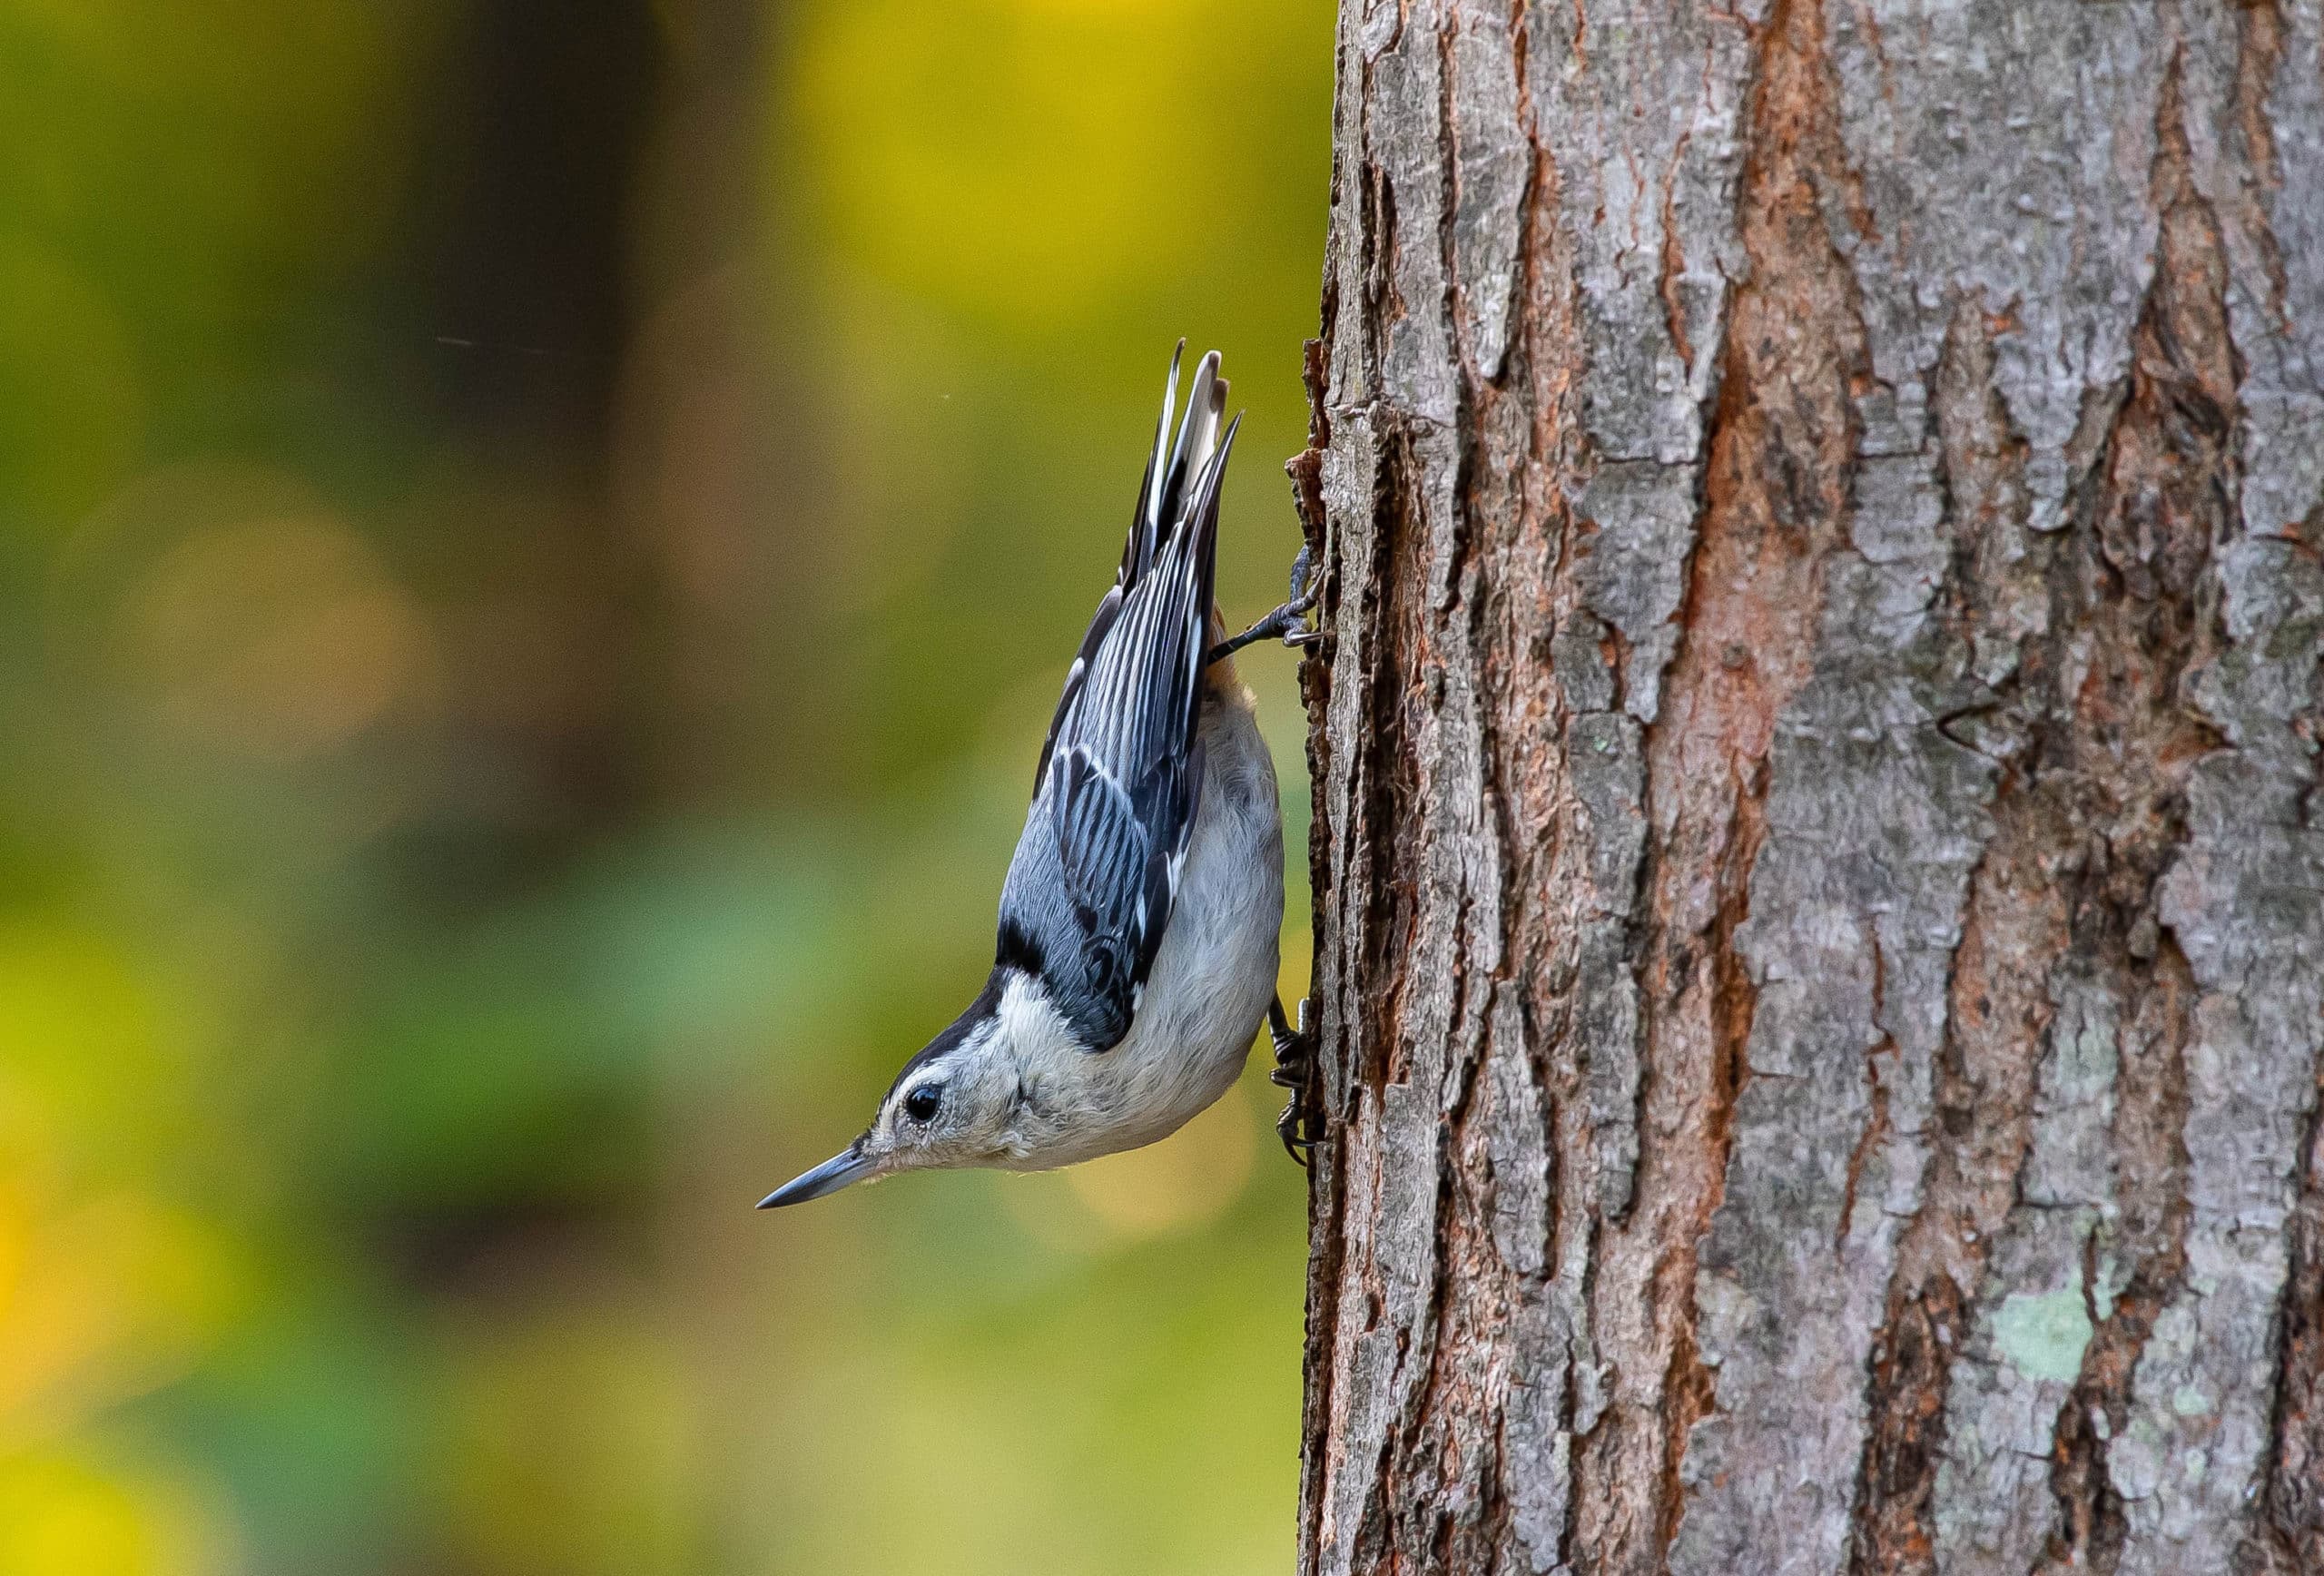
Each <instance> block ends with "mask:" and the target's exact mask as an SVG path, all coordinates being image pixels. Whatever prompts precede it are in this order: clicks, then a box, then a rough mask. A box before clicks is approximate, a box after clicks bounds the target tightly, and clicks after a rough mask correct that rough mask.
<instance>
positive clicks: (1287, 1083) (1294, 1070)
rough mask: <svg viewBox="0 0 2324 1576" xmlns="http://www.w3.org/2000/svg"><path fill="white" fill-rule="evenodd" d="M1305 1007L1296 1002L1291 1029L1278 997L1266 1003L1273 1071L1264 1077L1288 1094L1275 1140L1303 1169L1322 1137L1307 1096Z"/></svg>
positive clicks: (1309, 1061) (1309, 1059)
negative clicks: (1295, 1017) (1295, 1019)
mask: <svg viewBox="0 0 2324 1576" xmlns="http://www.w3.org/2000/svg"><path fill="white" fill-rule="evenodd" d="M1309 1005H1310V1004H1309V1002H1308V1001H1307V1000H1306V999H1305V997H1302V998H1301V999H1300V1002H1299V1023H1298V1026H1297V1027H1296V1028H1294V1027H1293V1026H1292V1023H1291V1020H1290V1019H1289V1017H1288V1016H1287V1015H1286V1014H1285V1012H1284V1010H1283V999H1282V998H1281V997H1279V996H1278V997H1276V998H1275V1000H1272V1001H1270V1002H1268V1003H1267V1038H1268V1039H1271V1040H1273V1041H1274V1042H1275V1070H1274V1071H1272V1072H1270V1073H1268V1074H1267V1081H1268V1082H1269V1083H1271V1084H1274V1085H1275V1087H1276V1088H1283V1089H1288V1090H1290V1091H1291V1098H1289V1099H1288V1100H1286V1101H1285V1102H1284V1107H1283V1114H1282V1115H1281V1116H1278V1117H1277V1118H1275V1137H1277V1138H1281V1139H1282V1140H1283V1152H1284V1153H1285V1154H1286V1155H1288V1156H1290V1157H1292V1158H1293V1159H1295V1160H1296V1161H1298V1162H1299V1164H1300V1167H1302V1168H1303V1169H1305V1168H1307V1167H1309V1165H1310V1159H1309V1152H1310V1151H1311V1150H1313V1149H1314V1148H1315V1146H1316V1144H1318V1143H1319V1142H1321V1141H1322V1139H1323V1137H1324V1113H1323V1110H1322V1108H1320V1107H1318V1106H1317V1105H1316V1103H1315V1098H1314V1096H1313V1094H1312V1093H1311V1092H1310V1091H1311V1089H1312V1087H1313V1085H1312V1081H1311V1075H1312V1074H1313V1073H1314V1071H1315V1029H1314V1028H1313V1026H1312V1025H1311V1023H1310V1021H1309Z"/></svg>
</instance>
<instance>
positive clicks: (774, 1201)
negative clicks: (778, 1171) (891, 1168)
mask: <svg viewBox="0 0 2324 1576" xmlns="http://www.w3.org/2000/svg"><path fill="white" fill-rule="evenodd" d="M871 1174H872V1162H871V1161H870V1160H869V1159H867V1158H865V1157H864V1154H863V1145H862V1140H861V1139H858V1140H857V1141H856V1142H854V1143H852V1144H850V1145H849V1146H848V1147H847V1148H844V1149H842V1150H841V1151H840V1152H839V1153H838V1154H836V1155H833V1156H832V1157H831V1158H830V1159H828V1160H826V1161H824V1162H823V1163H822V1165H820V1166H818V1167H815V1168H814V1169H813V1170H812V1171H807V1172H803V1173H802V1174H800V1175H799V1176H796V1177H793V1178H792V1179H791V1180H790V1181H788V1182H785V1183H784V1184H783V1186H782V1187H778V1188H776V1189H775V1190H774V1191H773V1192H772V1193H770V1194H768V1195H767V1196H766V1197H763V1198H762V1199H760V1200H759V1207H760V1208H761V1209H780V1208H782V1207H783V1206H784V1205H786V1204H804V1203H806V1202H807V1200H809V1199H810V1198H821V1197H825V1196H826V1195H828V1194H832V1193H836V1192H838V1191H839V1190H840V1189H841V1188H842V1187H846V1186H847V1185H848V1184H849V1183H851V1182H860V1181H862V1179H863V1178H864V1177H868V1176H870V1175H871Z"/></svg>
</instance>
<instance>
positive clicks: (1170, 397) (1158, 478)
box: [1118, 340, 1187, 588]
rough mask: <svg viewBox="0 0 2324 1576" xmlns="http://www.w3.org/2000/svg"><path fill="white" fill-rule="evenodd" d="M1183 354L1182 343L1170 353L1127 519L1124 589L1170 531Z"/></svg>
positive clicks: (1147, 564)
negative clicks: (1165, 503) (1173, 424)
mask: <svg viewBox="0 0 2324 1576" xmlns="http://www.w3.org/2000/svg"><path fill="white" fill-rule="evenodd" d="M1186 353H1187V341H1186V340H1179V341H1178V346H1177V349H1176V350H1172V351H1171V352H1170V376H1169V379H1168V381H1167V382H1165V383H1164V384H1163V385H1162V414H1161V416H1160V417H1159V418H1158V419H1157V420H1156V421H1155V423H1154V452H1153V454H1152V455H1151V456H1149V457H1148V458H1147V461H1146V476H1145V478H1144V479H1142V480H1141V481H1140V482H1139V483H1138V484H1137V514H1136V515H1134V516H1133V517H1131V519H1130V523H1129V540H1128V542H1127V543H1126V544H1124V546H1123V547H1122V568H1121V574H1120V576H1118V582H1119V584H1120V585H1121V586H1124V587H1125V588H1127V587H1128V586H1135V585H1136V584H1137V582H1138V581H1139V580H1140V579H1141V578H1143V577H1144V576H1145V574H1146V572H1147V570H1148V569H1150V568H1152V567H1153V566H1154V555H1155V552H1156V550H1157V549H1158V548H1159V547H1161V545H1162V536H1163V533H1164V532H1165V531H1166V530H1167V529H1168V528H1169V524H1170V518H1169V516H1167V514H1165V513H1164V512H1163V507H1162V499H1163V495H1164V493H1165V491H1166V489H1167V487H1168V483H1169V477H1170V421H1171V419H1172V418H1173V417H1175V416H1176V415H1177V410H1178V363H1179V362H1180V361H1181V360H1184V359H1185V357H1186Z"/></svg>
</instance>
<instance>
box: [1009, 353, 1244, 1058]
mask: <svg viewBox="0 0 2324 1576" xmlns="http://www.w3.org/2000/svg"><path fill="white" fill-rule="evenodd" d="M1176 388H1177V361H1176V360H1173V361H1172V363H1171V391H1170V393H1169V394H1167V395H1166V396H1165V399H1164V406H1163V419H1162V421H1161V423H1160V425H1159V428H1158V429H1157V434H1156V439H1155V447H1154V453H1153V458H1151V459H1149V460H1148V462H1147V475H1146V480H1145V483H1144V485H1143V486H1141V488H1139V508H1138V510H1137V517H1135V519H1134V520H1133V522H1132V525H1131V528H1130V537H1129V541H1128V545H1127V546H1126V547H1124V549H1123V552H1122V568H1121V573H1120V574H1119V576H1118V577H1117V578H1116V580H1115V583H1114V586H1113V588H1112V589H1111V590H1109V591H1108V592H1107V594H1106V597H1105V600H1104V601H1102V602H1100V603H1099V604H1098V614H1097V616H1096V617H1095V618H1093V619H1092V620H1091V621H1090V625H1089V630H1088V634H1087V635H1084V636H1083V638H1082V643H1081V651H1080V654H1079V655H1077V656H1076V657H1075V659H1074V663H1073V667H1072V669H1071V671H1070V672H1069V673H1068V675H1067V677H1066V685H1065V694H1064V695H1063V696H1062V697H1061V698H1060V700H1059V703H1058V710H1057V715H1056V717H1055V719H1054V720H1053V721H1052V722H1051V723H1050V724H1049V738H1048V740H1047V741H1046V742H1045V743H1044V744H1042V746H1041V762H1040V766H1039V774H1038V777H1037V779H1036V782H1035V792H1034V799H1033V807H1032V812H1031V814H1030V815H1029V817H1028V819H1027V822H1026V828H1025V835H1024V837H1023V838H1022V839H1021V840H1020V841H1019V844H1018V852H1017V859H1016V861H1015V862H1013V863H1012V864H1011V865H1010V867H1009V882H1008V885H1007V886H1006V887H1005V888H1004V889H1003V891H1002V894H1001V924H1000V949H999V952H1000V957H999V961H1000V962H1001V963H1003V964H1014V965H1015V966H1016V967H1019V968H1021V969H1024V970H1026V971H1027V972H1029V973H1032V974H1035V975H1038V976H1039V978H1040V980H1041V982H1042V984H1043V985H1044V986H1045V987H1046V989H1047V991H1048V994H1049V1000H1051V1002H1052V1003H1054V1004H1055V1005H1056V1006H1057V1008H1058V1010H1059V1011H1060V1012H1061V1013H1063V1014H1064V1016H1065V1018H1066V1019H1067V1021H1068V1024H1069V1025H1071V1027H1072V1029H1073V1032H1074V1034H1075V1037H1076V1038H1077V1039H1078V1040H1079V1041H1080V1042H1081V1044H1082V1045H1083V1046H1084V1047H1085V1048H1086V1049H1090V1050H1093V1051H1094V1050H1106V1049H1111V1048H1112V1047H1113V1046H1114V1045H1116V1044H1118V1043H1119V1042H1120V1040H1121V1038H1122V1036H1123V1035H1125V1034H1127V1033H1128V1032H1129V1026H1130V1022H1131V1019H1133V1018H1134V1017H1135V1016H1136V1014H1137V1007H1138V1003H1139V1001H1140V1000H1141V998H1142V996H1143V993H1144V990H1145V986H1146V979H1147V972H1148V971H1149V970H1151V969H1152V967H1153V963H1154V954H1155V951H1156V950H1157V948H1158V947H1159V946H1160V945H1161V941H1162V935H1163V931H1165V929H1166V928H1167V926H1168V924H1169V922H1170V911H1171V907H1172V904H1173V902H1174V901H1176V898H1177V885H1178V878H1179V875H1180V872H1182V871H1183V869H1184V867H1185V863H1186V854H1187V842H1188V841H1189V839H1190V838H1191V836H1192V834H1193V831H1194V822H1195V815H1196V810H1197V809H1198V799H1199V795H1200V792H1201V783H1202V756H1201V749H1200V746H1199V744H1197V742H1196V725H1197V724H1198V723H1199V722H1200V719H1201V714H1202V675H1203V668H1204V666H1205V665H1206V664H1205V658H1206V655H1208V651H1209V645H1210V609H1211V600H1212V582H1213V579H1214V575H1215V568H1216V557H1217V554H1216V549H1217V540H1218V497H1219V484H1220V480H1221V478H1223V477H1224V475H1225V473H1226V459H1227V455H1228V453H1229V451H1230V450H1231V449H1232V448H1233V446H1234V441H1235V429H1234V428H1232V427H1229V428H1227V429H1226V433H1225V434H1224V436H1223V437H1221V436H1220V434H1219V419H1220V417H1221V416H1222V415H1223V414H1224V411H1225V408H1226V381H1225V379H1221V378H1220V377H1219V376H1218V357H1217V354H1216V352H1213V353H1211V354H1210V355H1207V356H1205V357H1204V358H1203V360H1202V362H1201V364H1200V365H1199V366H1198V367H1197V368H1196V372H1195V386H1194V390H1193V395H1192V398H1191V399H1190V400H1189V402H1188V406H1187V414H1186V419H1185V420H1184V421H1183V422H1182V423H1181V424H1180V426H1179V428H1178V434H1177V442H1176V444H1175V445H1173V446H1172V448H1171V449H1170V450H1169V451H1168V452H1167V454H1166V453H1165V451H1164V448H1163V440H1164V438H1166V437H1167V435H1168V432H1169V419H1170V416H1171V409H1170V408H1171V405H1172V404H1173V403H1175V399H1174V397H1175V394H1176Z"/></svg>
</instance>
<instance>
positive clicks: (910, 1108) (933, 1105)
mask: <svg viewBox="0 0 2324 1576" xmlns="http://www.w3.org/2000/svg"><path fill="white" fill-rule="evenodd" d="M943 1103H944V1086H943V1085H942V1084H940V1083H924V1084H922V1085H921V1086H920V1087H919V1088H916V1089H914V1090H912V1091H911V1093H910V1094H908V1095H906V1096H905V1097H904V1115H906V1116H908V1117H910V1118H911V1119H912V1120H913V1121H915V1122H925V1121H928V1120H930V1119H931V1118H934V1116H935V1115H936V1110H937V1108H938V1107H940V1106H941V1105H942V1104H943Z"/></svg>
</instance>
